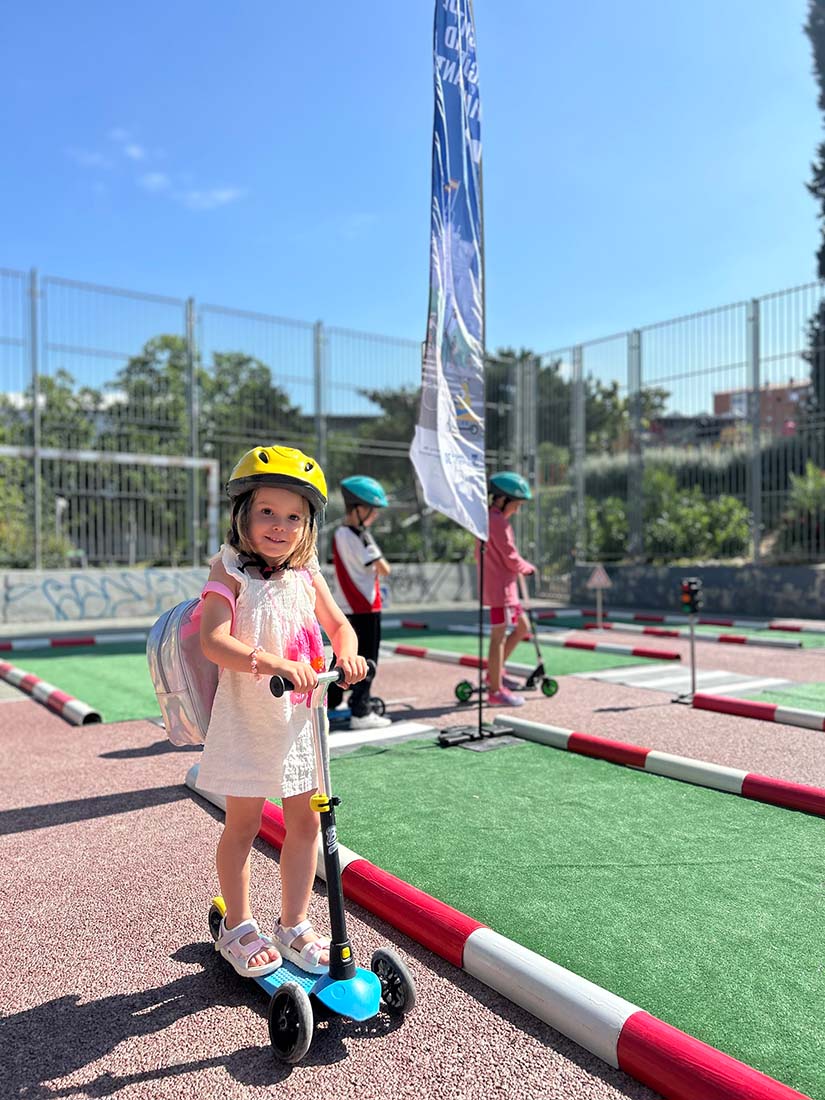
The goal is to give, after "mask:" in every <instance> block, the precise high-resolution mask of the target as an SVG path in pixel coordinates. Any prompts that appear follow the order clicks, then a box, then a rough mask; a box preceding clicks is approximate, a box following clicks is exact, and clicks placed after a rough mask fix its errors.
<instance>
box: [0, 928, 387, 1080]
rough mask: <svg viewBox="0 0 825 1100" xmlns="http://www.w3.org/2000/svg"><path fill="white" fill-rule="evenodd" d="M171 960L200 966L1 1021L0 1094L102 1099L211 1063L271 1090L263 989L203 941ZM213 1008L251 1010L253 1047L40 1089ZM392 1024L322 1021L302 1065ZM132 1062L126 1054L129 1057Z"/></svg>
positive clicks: (278, 1073)
mask: <svg viewBox="0 0 825 1100" xmlns="http://www.w3.org/2000/svg"><path fill="white" fill-rule="evenodd" d="M172 957H173V958H174V959H175V960H176V961H178V962H184V963H189V964H192V963H197V964H200V966H201V969H200V970H199V971H197V972H196V973H192V974H186V975H184V976H183V977H182V978H178V979H176V980H175V981H172V982H170V983H168V984H167V985H163V986H158V987H156V988H154V989H146V990H142V991H140V992H139V993H123V994H114V995H112V996H109V997H101V998H100V999H99V1000H97V1001H89V1002H87V1003H80V996H79V994H67V995H65V996H63V997H57V998H55V999H54V1000H52V1001H47V1002H45V1003H44V1004H41V1005H38V1006H36V1007H35V1008H31V1009H27V1010H25V1011H23V1012H18V1013H16V1014H14V1015H10V1016H7V1017H6V1018H5V1019H4V1021H3V1032H4V1035H3V1040H4V1042H3V1047H4V1052H3V1057H2V1063H4V1065H3V1080H4V1087H3V1095H4V1096H19V1097H21V1098H25V1100H46V1098H47V1097H48V1098H53V1097H60V1096H75V1095H79V1094H81V1093H82V1094H83V1095H86V1096H110V1095H112V1094H113V1093H115V1092H117V1091H118V1090H119V1089H121V1088H123V1087H124V1086H125V1085H127V1084H130V1083H134V1082H140V1081H151V1080H160V1079H162V1078H165V1077H171V1076H176V1075H181V1074H184V1073H191V1072H198V1071H199V1070H203V1069H207V1068H209V1067H214V1066H225V1068H226V1070H227V1072H228V1073H229V1074H230V1075H231V1076H232V1077H233V1078H235V1080H237V1081H239V1082H240V1083H241V1084H245V1085H273V1084H277V1083H278V1082H280V1081H283V1080H284V1079H285V1078H286V1077H288V1076H289V1075H290V1073H292V1070H293V1067H292V1066H288V1065H285V1064H284V1063H282V1062H278V1061H277V1060H276V1059H275V1058H274V1057H273V1054H272V1050H271V1047H270V1045H269V1041H268V1038H269V1037H268V1033H267V1024H266V1012H267V1007H268V1002H267V998H266V995H265V994H264V993H263V991H262V990H261V989H260V988H259V987H258V986H257V985H256V984H255V983H254V982H252V981H250V980H248V979H244V978H240V977H238V976H236V975H235V974H233V973H232V972H231V971H230V969H229V967H228V966H226V964H225V963H222V962H221V961H220V960H216V958H215V954H214V951H213V949H212V947H211V946H210V945H209V944H208V943H195V944H190V945H187V946H186V947H182V948H180V949H179V950H178V951H176V952H175V954H174V955H173V956H172ZM215 1004H220V1005H225V1006H227V1007H228V1008H238V1009H241V1008H249V1007H252V1008H253V1009H254V1010H255V1012H256V1013H257V1014H259V1016H260V1030H258V1028H257V1027H256V1029H255V1037H256V1038H260V1040H261V1045H260V1046H249V1047H244V1048H242V1049H240V1050H235V1051H232V1052H229V1053H227V1054H216V1056H215V1057H214V1058H202V1059H199V1060H196V1061H190V1062H180V1061H178V1059H177V1058H176V1057H175V1054H174V1048H172V1049H171V1050H170V1061H174V1065H172V1066H169V1067H158V1068H154V1069H147V1070H145V1071H144V1072H137V1073H133V1074H127V1075H125V1076H122V1077H121V1076H117V1075H114V1074H111V1073H103V1074H100V1075H99V1076H97V1077H96V1078H93V1079H92V1080H91V1081H86V1082H84V1083H82V1084H78V1085H76V1086H69V1087H66V1088H60V1087H59V1086H58V1087H50V1086H49V1085H48V1082H49V1081H52V1080H54V1079H55V1078H61V1077H66V1076H67V1075H69V1074H71V1073H74V1072H76V1071H77V1070H79V1069H82V1068H83V1066H87V1065H91V1064H92V1063H94V1062H96V1061H97V1060H98V1059H100V1058H103V1057H104V1056H105V1055H107V1054H109V1053H110V1052H111V1051H113V1050H114V1049H115V1047H117V1046H118V1044H120V1043H122V1042H123V1041H124V1040H128V1039H130V1038H132V1037H135V1038H137V1037H139V1036H142V1035H147V1034H150V1033H152V1032H155V1031H161V1030H163V1029H164V1028H167V1027H169V1026H170V1025H172V1024H174V1023H175V1022H176V1021H177V1020H180V1019H182V1018H183V1017H185V1016H188V1015H190V1014H191V1013H193V1012H197V1011H198V1010H199V1009H200V1008H202V1007H203V1006H204V1005H215ZM398 1023H399V1021H395V1020H393V1019H391V1018H390V1017H387V1016H386V1015H383V1014H380V1015H379V1016H377V1017H375V1018H374V1019H373V1020H367V1021H366V1022H365V1023H361V1024H358V1023H354V1022H352V1021H349V1020H342V1019H340V1018H336V1019H333V1020H330V1021H328V1022H324V1023H323V1024H321V1025H320V1026H319V1027H318V1028H317V1029H316V1034H315V1037H314V1039H313V1043H312V1046H311V1047H310V1049H309V1052H308V1054H307V1055H306V1057H305V1059H304V1064H307V1065H328V1064H333V1063H335V1062H338V1061H341V1059H343V1058H345V1057H346V1055H347V1048H346V1045H345V1043H344V1040H345V1039H347V1038H350V1039H353V1038H370V1037H377V1036H381V1035H385V1034H387V1033H388V1032H390V1031H392V1030H394V1029H395V1028H396V1027H397V1026H398ZM216 1046H217V1043H216ZM133 1059H134V1054H132V1055H131V1057H130V1060H133Z"/></svg>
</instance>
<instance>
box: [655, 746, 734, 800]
mask: <svg viewBox="0 0 825 1100" xmlns="http://www.w3.org/2000/svg"><path fill="white" fill-rule="evenodd" d="M645 771H646V772H652V773H653V775H664V776H666V777H667V778H668V779H679V780H680V781H681V782H683V783H695V784H697V785H698V786H700V787H711V788H713V790H716V791H727V792H728V794H741V793H742V784H743V782H744V780H745V776H746V775H749V774H750V773H749V772H745V771H742V770H741V769H739V768H728V767H725V766H724V765H723V764H711V763H709V762H708V761H705V760H692V759H691V758H690V757H689V756H674V755H672V754H671V753H669V752H657V751H656V750H655V749H651V750H650V752H649V753H648V754H647V756H646V757H645Z"/></svg>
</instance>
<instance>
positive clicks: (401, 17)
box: [0, 0, 822, 350]
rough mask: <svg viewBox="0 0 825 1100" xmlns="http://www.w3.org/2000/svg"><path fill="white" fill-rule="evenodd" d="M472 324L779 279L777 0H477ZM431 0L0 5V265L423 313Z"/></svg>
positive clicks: (811, 206)
mask: <svg viewBox="0 0 825 1100" xmlns="http://www.w3.org/2000/svg"><path fill="white" fill-rule="evenodd" d="M474 6H475V17H476V30H477V39H478V57H479V71H480V86H481V98H482V110H483V142H484V200H485V233H486V270H487V288H486V289H487V296H486V297H487V337H488V341H487V342H488V345H489V346H490V347H491V348H492V347H496V346H499V345H502V344H515V345H524V346H529V347H533V348H534V349H536V350H548V349H551V348H556V347H562V346H564V345H566V344H568V343H571V342H573V341H577V340H586V339H590V338H593V337H598V336H601V335H605V334H607V333H612V332H615V331H618V330H623V329H626V328H629V327H632V326H635V325H641V324H646V323H649V322H654V321H659V320H664V319H666V318H668V317H671V316H675V315H679V314H682V313H688V312H692V311H694V310H699V309H703V308H705V307H711V306H715V305H720V304H723V303H726V302H728V301H734V300H739V299H743V298H747V297H750V296H752V295H754V294H761V293H764V292H767V291H771V290H776V289H780V288H782V287H785V286H790V285H795V284H797V283H801V282H806V281H808V280H810V279H812V278H814V276H815V265H814V253H815V250H816V247H817V243H818V233H819V231H818V226H817V220H816V206H815V203H814V201H813V199H812V198H810V196H809V195H808V194H807V192H806V190H805V188H804V182H805V180H806V179H807V178H808V177H809V174H810V162H811V160H812V159H813V156H814V154H815V147H816V144H817V142H818V141H819V140H820V136H821V133H822V127H821V119H820V115H819V112H818V110H817V107H816V87H815V82H814V79H813V76H812V73H811V56H810V48H809V44H808V40H807V38H806V37H805V35H804V34H803V32H802V24H803V22H804V19H805V14H806V3H805V0H691V3H689V4H685V3H682V2H677V0H625V2H624V3H621V4H618V3H616V2H615V0H578V2H577V3H574V4H571V3H567V2H561V0H508V2H507V3H506V4H502V3H501V2H500V0H475V5H474ZM432 13H433V6H432V0H405V2H399V0H394V2H390V3H386V2H383V3H378V2H377V0H348V2H347V3H345V4H341V3H334V4H333V3H330V2H328V0H321V2H320V3H318V4H315V5H313V6H312V10H311V15H310V11H309V8H308V5H306V4H297V3H292V4H287V3H284V2H283V0H266V2H264V0H245V2H244V3H242V4H231V5H230V4H218V3H206V4H204V3H202V2H201V3H197V4H196V3H194V2H193V0H176V2H175V3H173V4H170V3H168V0H167V2H165V3H159V2H158V0H143V2H142V3H141V4H138V5H121V4H112V3H110V2H108V3H105V4H104V3H102V2H100V0H85V2H82V3H80V4H73V5H68V4H62V5H58V4H49V5H41V4H34V5H15V6H14V8H13V10H12V9H9V10H8V11H7V14H6V19H5V27H4V40H3V42H2V43H0V64H2V71H3V74H4V86H5V89H6V94H5V95H4V104H3V107H2V114H0V148H2V150H3V160H4V166H3V170H2V173H0V187H1V188H2V206H0V211H2V213H0V229H1V230H2V231H0V267H8V268H21V269H26V268H28V267H31V266H36V267H38V268H39V269H40V270H41V271H42V272H44V273H48V274H52V275H62V276H66V277H69V278H74V279H80V280H86V281H89V282H97V283H103V284H107V285H111V286H120V287H127V288H134V289H138V290H144V291H152V292H155V293H159V294H169V295H174V296H180V297H186V296H189V295H193V296H194V297H195V298H196V299H198V300H199V301H202V302H213V303H218V304H221V305H227V306H236V307H242V308H246V309H252V310H259V311H262V312H266V313H273V314H277V315H280V316H286V317H294V318H298V319H303V320H308V321H314V320H316V319H322V320H324V321H325V322H326V323H327V324H330V325H339V326H346V327H349V328H356V329H362V330H366V331H372V332H380V333H387V334H390V335H393V336H399V337H407V338H410V339H415V340H418V339H421V338H422V337H423V335H424V325H425V311H426V305H427V278H428V247H429V242H428V234H429V187H430V140H431V128H432V53H431V43H432Z"/></svg>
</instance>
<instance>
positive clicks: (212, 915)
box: [209, 905, 223, 940]
mask: <svg viewBox="0 0 825 1100" xmlns="http://www.w3.org/2000/svg"><path fill="white" fill-rule="evenodd" d="M222 920H223V913H222V912H221V911H220V909H219V908H218V907H217V905H212V906H211V907H210V909H209V935H210V936H211V937H212V939H213V940H217V938H218V936H220V934H221V921H222Z"/></svg>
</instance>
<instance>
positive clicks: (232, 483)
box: [226, 447, 327, 512]
mask: <svg viewBox="0 0 825 1100" xmlns="http://www.w3.org/2000/svg"><path fill="white" fill-rule="evenodd" d="M260 485H275V486H277V487H278V488H280V489H290V490H291V491H292V492H293V493H300V495H301V496H302V497H306V499H307V500H308V501H309V503H310V505H311V507H312V509H313V511H314V512H317V511H320V509H321V508H323V507H324V505H325V504H326V502H327V481H326V478H325V477H324V471H323V470H322V469H321V467H320V466H319V465H318V463H317V462H316V461H315V459H314V458H310V456H309V455H305V454H304V452H303V451H299V450H298V448H297V447H253V448H252V450H251V451H247V452H246V454H245V455H243V456H242V458H241V459H240V460H239V461H238V463H237V465H236V466H235V469H234V470H233V471H232V473H231V474H230V475H229V481H228V482H227V483H226V491H227V493H228V494H229V496H230V497H232V498H233V499H234V498H235V497H239V496H241V494H242V493H246V492H248V491H249V490H250V489H257V488H258V487H259V486H260Z"/></svg>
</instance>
